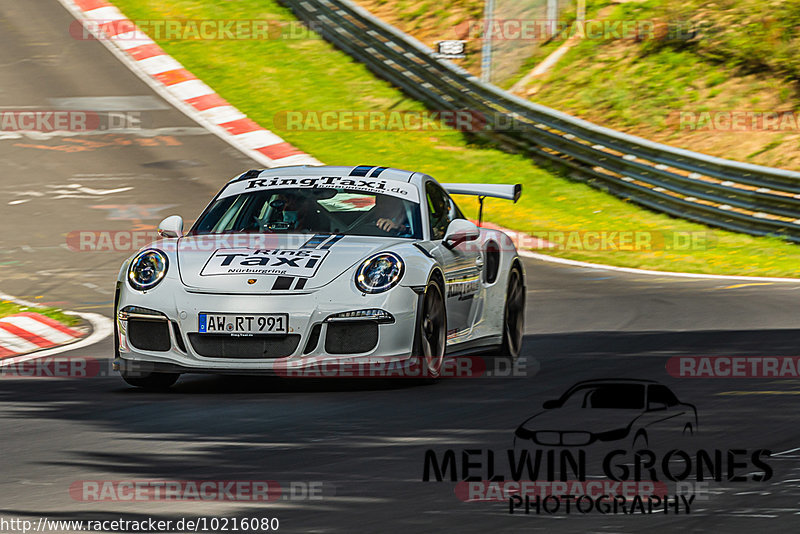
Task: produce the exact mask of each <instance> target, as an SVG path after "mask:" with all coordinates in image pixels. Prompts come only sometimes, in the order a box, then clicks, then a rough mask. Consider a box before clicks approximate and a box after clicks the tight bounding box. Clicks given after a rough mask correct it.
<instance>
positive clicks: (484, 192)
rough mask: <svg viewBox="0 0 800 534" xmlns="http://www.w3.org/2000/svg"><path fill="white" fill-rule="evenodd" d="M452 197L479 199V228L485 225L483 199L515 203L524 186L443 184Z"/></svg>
mask: <svg viewBox="0 0 800 534" xmlns="http://www.w3.org/2000/svg"><path fill="white" fill-rule="evenodd" d="M442 187H444V188H445V190H446V191H447V192H448V193H450V194H452V195H474V196H477V197H478V203H479V204H480V209H479V210H478V226H480V225H481V223H483V199H485V198H486V197H493V198H502V199H505V200H513V201H514V202H515V203H516V202H517V200H519V197H520V195H522V184H513V185H512V184H442Z"/></svg>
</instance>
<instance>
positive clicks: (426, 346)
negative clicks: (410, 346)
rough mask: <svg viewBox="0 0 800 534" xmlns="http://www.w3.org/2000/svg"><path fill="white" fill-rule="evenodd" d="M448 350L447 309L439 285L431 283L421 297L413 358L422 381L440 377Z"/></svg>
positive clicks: (433, 281) (432, 281)
mask: <svg viewBox="0 0 800 534" xmlns="http://www.w3.org/2000/svg"><path fill="white" fill-rule="evenodd" d="M446 347H447V309H446V307H445V301H444V291H443V290H442V287H441V285H440V284H439V283H438V282H437V281H435V280H431V281H430V282H428V285H427V287H425V293H424V294H423V295H421V296H420V302H419V309H418V310H417V325H416V328H415V332H414V352H413V356H415V357H416V358H417V359H418V363H419V366H420V369H421V376H422V377H423V378H429V379H436V378H439V377H440V376H441V373H442V364H443V362H444V354H445V349H446Z"/></svg>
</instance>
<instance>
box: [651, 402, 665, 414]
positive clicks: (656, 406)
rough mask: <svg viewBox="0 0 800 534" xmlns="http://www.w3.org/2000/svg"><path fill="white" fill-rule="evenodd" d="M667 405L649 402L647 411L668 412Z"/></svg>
mask: <svg viewBox="0 0 800 534" xmlns="http://www.w3.org/2000/svg"><path fill="white" fill-rule="evenodd" d="M666 409H667V404H666V403H665V402H648V403H647V411H648V412H657V411H660V410H666Z"/></svg>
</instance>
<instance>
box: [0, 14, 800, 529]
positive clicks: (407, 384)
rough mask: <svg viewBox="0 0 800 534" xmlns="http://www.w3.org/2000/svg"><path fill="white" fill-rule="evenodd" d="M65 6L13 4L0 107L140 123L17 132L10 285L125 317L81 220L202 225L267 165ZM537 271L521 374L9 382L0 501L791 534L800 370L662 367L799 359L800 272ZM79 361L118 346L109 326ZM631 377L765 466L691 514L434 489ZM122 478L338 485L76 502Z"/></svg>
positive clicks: (9, 511)
mask: <svg viewBox="0 0 800 534" xmlns="http://www.w3.org/2000/svg"><path fill="white" fill-rule="evenodd" d="M71 21H72V19H71V17H70V15H69V14H67V12H66V11H64V10H63V8H61V6H60V5H59V4H58V3H57V2H56V1H55V0H37V2H14V3H10V2H4V3H0V26H1V27H2V32H0V49H2V50H3V51H4V52H5V53H4V54H3V59H2V60H0V88H2V89H0V107H3V108H5V109H13V110H18V109H23V108H24V109H33V108H38V109H52V108H53V107H54V106H55V103H54V102H58V101H54V100H53V99H64V98H75V97H129V98H128V100H127V103H128V104H129V105H130V106H129V108H128V109H129V110H132V111H137V110H136V109H134V108H135V107H136V106H138V107H139V109H138V111H140V112H141V113H142V121H143V124H144V127H145V130H142V131H139V132H134V133H126V134H110V135H107V134H102V133H100V134H97V135H81V136H74V137H68V136H63V135H55V136H51V137H49V138H34V137H35V136H34V137H31V136H22V137H20V138H13V136H8V135H5V136H4V137H3V138H0V160H1V161H2V162H3V164H4V172H3V174H2V178H0V190H1V191H2V199H3V208H2V210H0V225H2V228H3V229H4V230H5V231H4V232H3V234H2V236H0V289H2V290H3V291H5V292H7V293H12V294H15V295H18V296H20V297H23V298H27V299H36V298H37V297H41V298H38V301H41V302H49V303H54V304H55V305H58V306H61V307H64V308H65V309H72V310H80V311H93V312H97V313H103V314H105V315H107V316H110V315H111V304H112V298H113V284H114V280H115V277H116V274H117V270H118V268H119V265H120V263H121V261H122V260H123V259H124V257H126V256H127V255H128V252H127V251H118V252H89V251H80V250H77V251H76V250H70V249H69V246H68V245H67V237H66V236H67V234H69V233H70V232H76V231H109V230H111V231H113V230H124V231H129V230H131V229H132V228H133V229H141V230H146V229H148V228H151V227H152V226H153V225H155V224H157V222H158V221H159V220H160V219H161V218H163V217H164V216H166V215H169V214H171V213H180V214H182V215H184V217H186V218H187V219H191V218H192V217H194V216H195V215H196V214H198V213H199V212H200V210H201V209H202V208H203V207H204V205H205V204H206V202H207V201H208V200H209V199H210V198H211V197H212V195H213V194H214V193H215V192H216V190H217V189H218V187H219V185H220V184H221V183H222V182H223V181H225V180H227V179H228V178H229V177H231V176H232V175H234V174H236V173H238V172H240V171H241V170H243V169H246V168H250V167H254V166H255V164H254V163H253V162H251V161H249V160H248V159H247V158H245V157H243V156H241V155H240V154H238V153H237V152H235V151H234V150H233V149H232V148H230V147H229V145H227V144H226V143H224V142H223V141H221V140H220V139H218V138H217V137H215V136H213V135H211V134H208V133H205V132H204V131H202V130H201V129H199V127H198V126H197V125H196V124H195V123H194V122H192V121H191V120H190V119H188V118H187V117H185V116H184V115H183V114H182V113H180V112H179V111H177V110H175V109H174V108H172V107H171V106H169V105H168V104H166V103H165V102H164V101H163V100H161V99H159V98H158V97H157V96H156V95H154V94H153V93H152V91H151V90H150V89H149V88H148V87H147V85H145V84H144V83H143V82H141V81H140V80H139V79H138V78H137V77H136V76H134V75H133V74H131V73H130V72H129V71H128V70H127V69H126V68H125V67H124V66H122V65H121V64H120V63H119V62H118V61H117V60H116V59H115V58H114V57H113V56H112V55H111V54H109V53H108V52H107V51H106V50H105V49H104V48H103V47H102V46H101V45H100V44H99V43H96V42H86V41H77V40H74V39H72V38H71V37H70V36H69V33H68V28H69V25H70V23H71ZM33 29H35V31H32V30H33ZM130 97H146V98H133V99H131V98H130ZM96 102H98V101H95V103H96ZM104 102H108V101H104ZM132 104H135V106H134V105H132ZM29 107H30V108H29ZM144 108H148V109H144ZM150 108H159V109H150ZM0 136H3V134H0ZM76 147H77V148H76ZM356 163H369V162H354V164H356ZM372 163H375V164H379V163H380V162H372ZM439 178H440V179H442V180H443V181H447V177H444V176H440V177H439ZM17 201H23V202H17ZM10 203H13V204H10ZM525 265H526V269H527V280H528V310H527V336H526V341H525V347H524V356H523V358H522V364H523V365H522V368H523V369H524V370H523V372H521V373H520V374H521V375H522V376H517V377H495V378H475V379H455V378H454V379H446V380H442V381H440V382H438V383H436V384H433V385H420V384H418V383H415V382H412V381H404V380H395V381H377V382H376V381H371V380H364V379H350V380H333V379H317V380H312V379H302V380H286V379H281V378H270V379H264V378H247V379H244V378H220V377H213V376H210V377H203V376H199V377H184V378H183V379H181V381H180V382H179V383H178V385H177V386H176V387H175V388H173V390H172V391H170V392H169V393H147V392H143V391H138V390H133V389H131V388H128V387H127V386H126V385H125V384H124V383H123V382H122V380H121V379H120V378H118V377H116V376H98V377H93V378H80V379H79V378H62V379H52V378H39V379H34V378H28V379H17V378H10V377H7V376H6V377H2V378H1V380H2V384H0V395H1V396H2V398H0V407H1V408H2V409H0V432H1V434H0V435H2V437H3V438H2V439H3V441H2V444H3V449H2V456H0V466H2V467H1V469H2V471H1V472H2V474H3V476H2V478H0V516H3V517H26V518H33V519H34V520H35V519H36V518H38V517H41V516H47V517H48V518H50V519H78V520H89V519H116V518H125V519H134V518H146V517H156V518H163V519H177V518H180V517H196V516H206V517H210V516H228V517H231V516H237V517H277V518H279V519H280V522H281V530H283V531H288V532H353V531H360V532H442V531H465V532H488V531H510V530H512V529H514V530H517V529H520V528H525V529H528V530H541V531H545V530H558V531H565V532H585V531H619V532H636V531H641V530H643V529H645V528H647V529H653V530H657V531H662V530H663V531H667V530H675V529H677V528H681V529H686V530H691V531H702V530H714V531H729V532H740V531H752V530H753V529H756V528H768V529H771V530H774V531H790V530H791V531H794V530H796V528H795V525H796V524H797V519H796V518H797V515H796V513H797V511H798V504H797V503H798V496H800V491H798V480H797V479H799V478H800V477H798V469H800V462H798V461H797V458H795V457H794V454H793V453H792V452H789V453H785V454H778V453H781V452H785V451H792V450H793V449H795V448H797V447H800V432H799V431H798V430H797V425H796V421H797V416H796V413H797V412H796V410H797V408H798V407H800V402H799V401H798V395H797V393H798V392H799V391H800V389H798V388H797V378H795V379H791V378H789V379H774V378H764V379H756V378H738V379H709V378H696V379H682V378H674V377H671V376H670V375H669V374H668V373H667V371H666V369H665V365H666V362H667V360H668V359H669V358H670V357H674V356H795V355H797V353H798V351H797V345H798V342H797V338H798V333H799V332H800V329H799V328H798V327H799V326H800V325H799V323H800V321H798V319H797V318H798V317H800V313H798V312H800V309H799V308H800V306H798V303H797V302H798V291H800V281H798V282H797V283H793V282H786V283H763V285H760V284H757V283H742V282H736V281H725V280H702V279H692V280H687V279H677V278H672V277H667V276H664V277H660V276H644V275H633V274H627V273H620V272H613V271H603V270H594V269H586V268H577V267H571V266H563V265H554V264H549V263H545V262H538V261H533V260H526V262H525ZM65 355H69V356H76V357H88V358H109V357H110V356H111V355H112V345H111V340H110V339H107V340H105V341H104V342H102V343H98V344H96V345H93V346H92V347H89V348H87V349H79V350H77V351H73V352H72V353H69V352H68V353H66V354H65ZM623 377H626V378H639V379H650V380H656V381H659V382H662V383H664V384H666V385H668V386H669V387H670V388H671V389H672V390H673V391H674V392H675V393H676V395H677V396H678V397H679V398H680V399H681V400H682V401H686V402H690V403H692V404H694V405H696V407H697V411H698V417H699V422H700V426H699V428H700V433H699V434H698V436H696V437H695V438H693V439H692V440H691V441H689V443H688V445H687V446H686V447H687V450H696V449H697V448H698V447H700V448H706V449H709V450H713V449H720V450H723V451H727V450H729V449H747V450H754V449H761V448H764V449H769V450H771V451H772V453H773V458H772V459H771V460H770V462H769V464H770V466H771V467H772V468H773V470H774V474H773V476H772V478H771V479H770V480H769V481H767V482H764V483H755V482H752V481H749V482H738V483H736V482H734V483H729V482H725V483H721V484H714V485H713V486H712V487H711V490H712V491H711V493H710V495H707V497H708V498H707V499H706V500H702V501H700V500H698V501H695V505H694V506H693V508H692V513H691V515H688V516H678V517H676V516H674V515H666V516H665V515H663V514H661V515H653V516H648V515H638V516H632V517H628V516H624V517H623V516H612V515H601V514H597V513H594V514H586V515H571V516H564V515H560V516H553V517H551V516H547V515H539V516H537V515H528V516H525V515H520V514H515V515H513V516H512V515H509V514H508V504H507V503H505V502H496V503H481V502H473V503H463V502H461V501H460V500H459V499H458V498H457V497H456V496H455V495H454V484H452V483H450V482H441V483H436V482H423V481H422V474H423V466H424V456H425V451H426V450H427V449H434V450H436V451H437V453H442V452H444V451H445V450H446V449H453V450H455V451H457V452H458V453H459V454H460V451H462V450H464V449H482V450H486V449H490V448H491V449H494V450H496V451H505V450H506V449H508V448H510V447H511V441H512V438H513V432H514V429H515V428H516V427H517V426H518V425H519V424H520V423H521V422H522V421H523V420H525V419H526V418H527V417H529V416H530V415H532V414H533V413H535V412H536V411H537V410H538V409H539V407H540V406H541V403H542V402H543V401H545V400H548V399H551V398H556V397H558V396H559V395H561V394H562V393H563V392H564V391H565V390H566V389H567V388H569V387H570V386H571V385H572V384H574V383H575V382H578V381H580V380H586V379H594V378H623ZM499 455H500V453H498V456H499ZM460 472H461V467H460V466H459V473H460ZM742 473H745V474H746V473H748V471H747V469H744V470H743V471H742ZM128 479H130V480H148V479H159V480H275V481H278V482H279V483H281V485H282V487H284V488H285V487H288V485H289V484H290V483H291V482H299V483H317V482H321V483H322V486H321V487H322V499H320V500H285V499H279V500H277V501H276V502H273V503H269V504H260V503H246V502H217V503H202V502H186V501H183V502H180V501H179V502H175V501H160V502H82V501H80V500H76V499H74V498H73V497H71V495H70V492H69V490H70V487H71V486H72V485H73V484H74V483H76V482H77V481H81V480H128Z"/></svg>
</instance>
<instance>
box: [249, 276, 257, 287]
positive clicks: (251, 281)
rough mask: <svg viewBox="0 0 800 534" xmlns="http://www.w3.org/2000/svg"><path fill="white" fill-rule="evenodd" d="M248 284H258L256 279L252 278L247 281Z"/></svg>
mask: <svg viewBox="0 0 800 534" xmlns="http://www.w3.org/2000/svg"><path fill="white" fill-rule="evenodd" d="M247 283H248V284H250V285H251V286H252V285H253V284H255V283H256V279H255V278H250V279H249V280H248V281H247Z"/></svg>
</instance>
